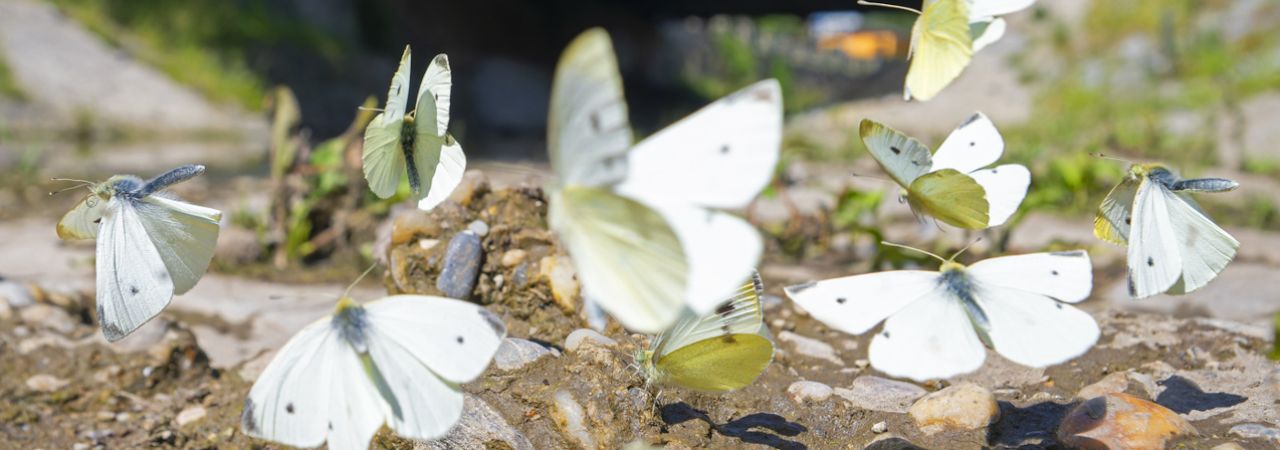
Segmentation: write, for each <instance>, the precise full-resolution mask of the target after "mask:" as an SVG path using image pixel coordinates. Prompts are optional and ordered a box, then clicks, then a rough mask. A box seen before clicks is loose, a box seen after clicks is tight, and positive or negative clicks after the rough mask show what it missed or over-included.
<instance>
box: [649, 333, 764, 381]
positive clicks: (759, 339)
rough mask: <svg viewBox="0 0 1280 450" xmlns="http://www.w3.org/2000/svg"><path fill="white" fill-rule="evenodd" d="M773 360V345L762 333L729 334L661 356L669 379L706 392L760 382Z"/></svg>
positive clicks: (695, 343)
mask: <svg viewBox="0 0 1280 450" xmlns="http://www.w3.org/2000/svg"><path fill="white" fill-rule="evenodd" d="M772 360H773V342H772V341H770V340H769V339H768V338H766V337H764V336H761V335H759V334H726V335H722V336H720V337H713V338H710V339H704V340H701V341H698V342H694V343H692V344H689V345H685V346H682V347H679V348H677V349H675V350H673V351H672V352H671V353H668V354H667V355H666V356H663V357H659V358H658V361H657V367H658V370H659V371H660V372H661V373H662V374H663V375H664V378H665V380H667V381H669V382H671V383H675V384H678V385H680V386H684V387H686V388H689V389H694V390H698V391H704V392H726V391H731V390H734V389H738V388H742V387H745V386H747V385H749V384H751V383H752V382H754V381H755V380H756V378H758V377H759V376H760V373H761V372H764V369H765V368H766V367H768V366H769V362H770V361H772Z"/></svg>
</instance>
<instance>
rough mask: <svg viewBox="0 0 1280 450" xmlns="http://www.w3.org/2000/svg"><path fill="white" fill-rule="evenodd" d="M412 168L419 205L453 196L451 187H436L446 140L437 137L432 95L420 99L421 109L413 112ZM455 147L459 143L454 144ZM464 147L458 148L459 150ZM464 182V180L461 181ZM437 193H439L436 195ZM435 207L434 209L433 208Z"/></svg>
mask: <svg viewBox="0 0 1280 450" xmlns="http://www.w3.org/2000/svg"><path fill="white" fill-rule="evenodd" d="M414 111H416V112H415V113H414V115H415V118H414V122H413V124H414V138H413V164H409V167H408V170H410V171H413V173H411V174H409V176H410V177H411V178H410V179H409V186H410V187H412V188H414V195H415V197H417V199H418V200H419V202H421V201H422V200H424V199H426V198H427V197H431V196H432V193H435V197H436V198H440V197H448V195H449V194H450V193H451V192H453V188H454V187H455V186H457V185H456V184H455V185H452V186H436V185H435V177H436V172H437V171H438V170H439V169H440V166H441V163H442V162H443V161H442V160H443V155H442V153H443V151H444V141H445V138H444V136H438V135H436V108H435V99H434V97H433V96H431V95H424V96H421V97H418V105H417V108H416V109H415V110H414ZM455 144H456V142H455ZM460 148H461V147H459V149H460ZM458 179H459V180H461V178H458ZM437 191H438V192H437ZM433 206H434V205H433Z"/></svg>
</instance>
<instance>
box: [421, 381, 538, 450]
mask: <svg viewBox="0 0 1280 450" xmlns="http://www.w3.org/2000/svg"><path fill="white" fill-rule="evenodd" d="M496 443H504V444H506V445H505V446H499V445H494V444H496ZM413 448H414V450H445V449H453V448H509V449H513V450H533V443H531V442H529V438H527V437H525V435H524V434H523V433H521V432H520V430H518V429H516V428H515V427H513V426H511V424H510V423H507V420H506V419H504V418H502V415H501V414H499V413H498V411H497V410H494V409H493V407H492V406H489V404H488V403H486V402H485V401H484V400H482V399H480V398H478V397H474V396H472V395H470V394H467V396H466V397H465V398H464V400H463V403H462V418H460V419H458V424H457V425H454V426H453V429H451V430H449V434H447V435H445V436H444V437H442V438H439V439H433V440H430V441H425V442H414V446H413Z"/></svg>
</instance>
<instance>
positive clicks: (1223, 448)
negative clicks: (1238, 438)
mask: <svg viewBox="0 0 1280 450" xmlns="http://www.w3.org/2000/svg"><path fill="white" fill-rule="evenodd" d="M1210 450H1245V448H1244V447H1241V446H1240V444H1237V443H1235V442H1228V443H1225V444H1218V445H1215V446H1213V448H1212V449H1210Z"/></svg>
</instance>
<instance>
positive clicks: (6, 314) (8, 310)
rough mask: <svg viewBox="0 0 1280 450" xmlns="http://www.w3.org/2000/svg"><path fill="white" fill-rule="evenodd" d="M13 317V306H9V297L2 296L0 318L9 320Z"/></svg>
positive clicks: (0, 298)
mask: <svg viewBox="0 0 1280 450" xmlns="http://www.w3.org/2000/svg"><path fill="white" fill-rule="evenodd" d="M12 318H13V307H12V306H9V299H7V298H5V297H0V320H9V319H12Z"/></svg>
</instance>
